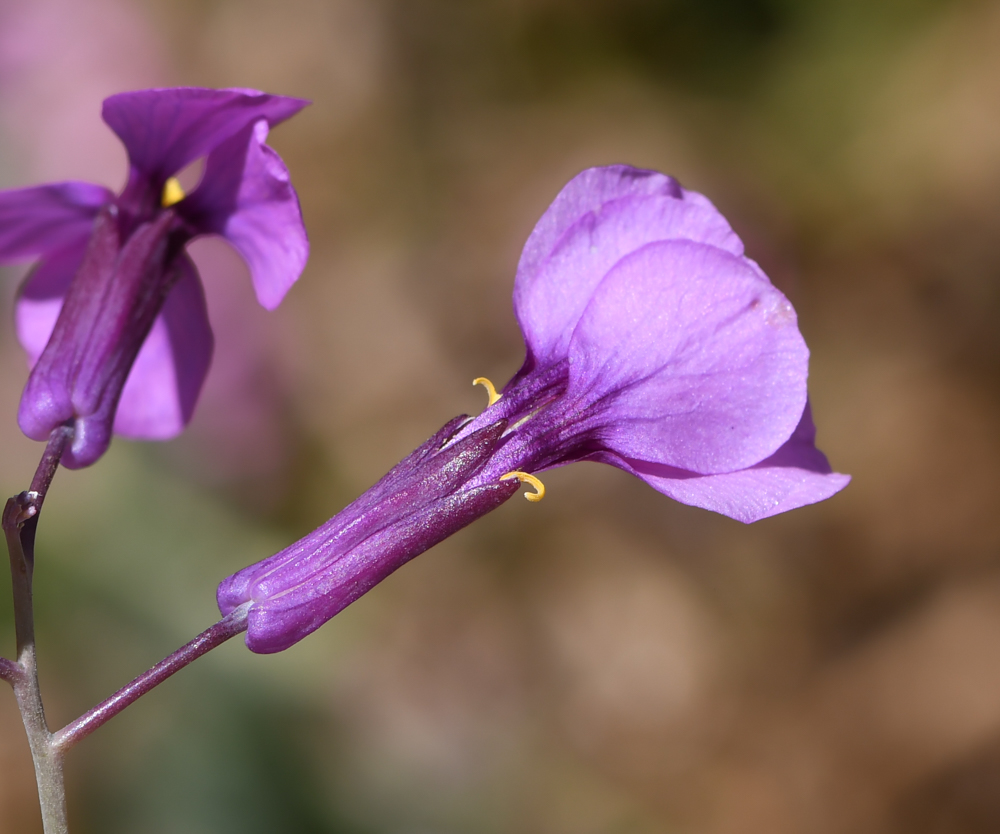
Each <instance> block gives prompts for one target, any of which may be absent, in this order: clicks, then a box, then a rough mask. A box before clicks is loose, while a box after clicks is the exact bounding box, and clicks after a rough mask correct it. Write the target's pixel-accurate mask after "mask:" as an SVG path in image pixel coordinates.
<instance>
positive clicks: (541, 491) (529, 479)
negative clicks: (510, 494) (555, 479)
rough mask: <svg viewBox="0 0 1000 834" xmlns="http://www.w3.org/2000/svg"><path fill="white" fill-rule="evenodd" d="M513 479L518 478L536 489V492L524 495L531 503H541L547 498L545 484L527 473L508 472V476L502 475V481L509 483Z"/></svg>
mask: <svg viewBox="0 0 1000 834" xmlns="http://www.w3.org/2000/svg"><path fill="white" fill-rule="evenodd" d="M511 478H517V479H518V480H519V481H520V482H521V483H522V484H528V485H529V486H533V487H534V488H535V491H534V492H526V493H524V497H525V498H527V499H528V500H529V501H535V502H538V501H541V500H542V499H543V498H544V497H545V484H543V483H542V482H541V481H540V480H538V478H536V477H535V476H534V475H529V474H528V473H527V472H508V473H507V474H506V475H501V476H500V480H501V481H509V480H510V479H511Z"/></svg>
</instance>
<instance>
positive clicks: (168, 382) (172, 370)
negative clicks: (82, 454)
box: [114, 255, 214, 440]
mask: <svg viewBox="0 0 1000 834" xmlns="http://www.w3.org/2000/svg"><path fill="white" fill-rule="evenodd" d="M176 268H177V269H179V270H180V272H181V276H180V278H179V279H178V281H177V283H176V284H175V285H174V287H173V288H172V289H171V290H170V294H169V295H168V296H167V299H166V301H165V302H164V304H163V309H162V310H161V311H160V315H159V316H158V317H157V319H156V321H155V322H154V324H153V327H152V329H151V330H150V331H149V335H148V336H147V337H146V341H145V342H144V343H143V346H142V348H141V349H140V350H139V354H138V356H137V357H136V360H135V363H134V364H133V365H132V370H131V371H130V372H129V375H128V379H127V380H126V381H125V387H124V388H123V389H122V395H121V399H120V400H119V402H118V411H117V414H116V416H115V423H114V430H115V432H116V433H117V434H121V435H124V436H125V437H131V438H135V439H139V440H166V439H168V438H171V437H174V436H176V435H178V434H180V432H181V430H182V429H183V428H184V426H185V425H187V423H188V422H189V421H190V419H191V415H192V413H193V412H194V406H195V403H196V402H197V400H198V395H199V394H200V393H201V387H202V384H203V383H204V381H205V376H206V375H207V374H208V368H209V365H210V364H211V361H212V348H213V345H214V342H213V338H212V329H211V326H210V325H209V322H208V309H207V307H206V305H205V293H204V291H203V290H202V286H201V280H200V279H199V277H198V272H197V270H196V269H195V266H194V264H193V263H192V262H191V260H190V259H189V258H188V257H187V255H181V256H180V258H179V259H178V264H177V267H176Z"/></svg>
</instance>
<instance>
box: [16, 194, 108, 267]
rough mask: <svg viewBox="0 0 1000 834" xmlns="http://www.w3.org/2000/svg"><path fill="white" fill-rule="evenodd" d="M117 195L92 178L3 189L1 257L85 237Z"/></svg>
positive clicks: (45, 250)
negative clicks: (94, 183)
mask: <svg viewBox="0 0 1000 834" xmlns="http://www.w3.org/2000/svg"><path fill="white" fill-rule="evenodd" d="M114 197H115V195H114V194H113V193H112V192H110V191H109V190H108V189H106V188H104V187H102V186H100V185H92V184H91V183H89V182H57V183H52V184H51V185H39V186H36V187H34V188H18V189H14V190H12V191H0V261H4V262H10V261H19V260H27V259H28V258H34V257H37V256H39V255H46V254H49V253H50V252H55V251H57V250H60V249H64V248H66V247H67V246H69V245H71V244H75V243H77V242H78V241H80V240H81V239H83V240H84V241H86V238H87V237H88V236H89V235H90V231H91V227H92V226H93V225H94V218H95V217H96V216H97V213H98V212H99V211H100V210H101V207H102V206H104V205H106V204H107V203H110V202H111V201H112V200H113V199H114Z"/></svg>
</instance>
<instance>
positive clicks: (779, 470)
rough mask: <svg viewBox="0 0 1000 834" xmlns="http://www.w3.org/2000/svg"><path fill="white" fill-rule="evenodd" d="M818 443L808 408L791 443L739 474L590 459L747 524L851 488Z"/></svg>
mask: <svg viewBox="0 0 1000 834" xmlns="http://www.w3.org/2000/svg"><path fill="white" fill-rule="evenodd" d="M815 439H816V427H815V426H814V425H813V421H812V414H811V412H810V409H809V405H808V403H807V404H806V409H805V411H804V412H803V414H802V419H801V420H800V421H799V425H798V427H797V428H796V429H795V432H794V433H793V434H792V436H791V437H790V438H789V439H788V441H787V442H786V443H785V444H784V445H783V446H782V447H781V448H780V449H778V451H777V452H775V453H774V454H773V455H771V457H769V458H767V460H763V461H761V462H760V463H758V464H756V465H755V466H752V467H750V468H749V469H743V470H741V471H739V472H728V473H725V474H721V475H697V474H695V473H693V472H685V471H683V470H680V469H672V468H671V467H669V466H663V465H662V464H655V463H647V462H646V461H639V460H628V459H623V458H621V457H619V456H617V455H609V454H607V453H598V454H597V455H594V456H593V458H592V459H596V460H601V461H603V462H604V463H610V464H611V465H613V466H617V467H618V468H620V469H624V470H625V471H627V472H631V473H632V474H633V475H635V476H637V477H639V478H641V479H642V480H644V481H645V482H646V483H647V484H649V485H650V486H651V487H653V488H654V489H656V490H658V491H659V492H662V493H663V494H664V495H669V496H670V497H671V498H673V499H674V500H675V501H680V502H681V503H682V504H689V505H691V506H694V507H703V508H704V509H706V510H713V511H714V512H717V513H722V514H723V515H725V516H729V518H733V519H736V520H737V521H742V522H743V523H744V524H749V523H751V522H753V521H758V520H760V519H762V518H769V517H770V516H772V515H778V513H784V512H787V511H788V510H794V509H796V508H797V507H804V506H806V505H807V504H815V503H816V502H818V501H823V500H825V499H827V498H829V497H830V496H831V495H834V494H836V493H838V492H840V490H842V489H843V488H844V487H845V486H847V484H848V483H849V482H850V480H851V476H850V475H841V474H840V473H839V472H833V471H832V470H831V469H830V464H829V463H828V462H827V460H826V456H825V455H824V454H823V453H822V452H821V451H819V449H817V448H816V446H815Z"/></svg>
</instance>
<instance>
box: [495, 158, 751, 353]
mask: <svg viewBox="0 0 1000 834" xmlns="http://www.w3.org/2000/svg"><path fill="white" fill-rule="evenodd" d="M678 239H679V240H692V241H697V242H699V243H708V244H711V245H713V246H716V247H719V248H721V249H724V250H726V251H728V252H731V253H732V254H734V255H742V254H743V244H742V242H741V241H740V239H739V238H738V237H737V236H736V234H735V233H734V232H733V230H732V229H731V228H730V226H729V224H728V223H727V222H726V220H725V218H724V217H723V216H722V215H721V214H719V212H718V211H717V210H716V209H715V207H714V206H713V205H712V204H711V203H710V202H709V201H708V200H707V199H706V198H705V197H703V196H702V195H700V194H696V193H695V192H690V191H684V190H683V189H682V188H681V187H680V186H679V185H678V184H677V181H676V180H674V179H672V178H671V177H666V176H664V175H663V174H656V173H653V172H650V171H640V170H637V169H635V168H628V167H626V166H614V167H611V168H592V169H590V170H588V171H584V172H583V173H582V174H580V175H578V176H577V177H576V178H574V179H573V180H572V181H571V182H570V183H569V184H568V185H567V186H566V187H565V188H564V189H563V190H562V191H561V192H560V193H559V196H558V197H556V199H555V202H553V203H552V205H551V206H550V207H549V209H548V211H546V212H545V214H544V215H543V216H542V219H541V220H540V221H539V222H538V225H537V226H536V227H535V230H534V231H533V232H532V233H531V237H530V238H528V242H527V244H525V247H524V252H523V253H522V255H521V261H520V263H519V264H518V268H517V279H516V281H515V284H514V310H515V313H516V315H517V319H518V322H519V323H520V325H521V331H522V332H523V333H524V338H525V342H526V344H527V346H528V350H529V352H530V354H531V355H532V356H533V357H534V358H535V359H536V360H537V361H538V362H540V363H542V364H547V363H551V362H554V361H557V360H558V359H561V358H563V357H564V356H566V352H567V346H568V344H569V338H570V335H571V334H572V332H573V328H574V327H575V326H576V323H577V321H578V320H579V318H580V315H581V314H582V313H583V310H584V308H585V307H586V306H587V303H588V302H589V301H590V297H591V295H592V294H593V292H594V289H595V288H596V287H597V285H598V284H599V283H600V281H601V279H602V278H604V276H605V275H606V274H607V272H608V270H610V269H611V267H613V266H614V265H615V264H616V263H617V262H618V261H619V260H621V259H622V258H623V257H625V256H626V255H628V254H629V253H631V252H634V251H635V250H636V249H639V248H640V247H642V246H645V245H646V244H648V243H652V242H654V241H659V240H678ZM762 275H763V274H762V273H761V276H762ZM765 280H766V279H765Z"/></svg>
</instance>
